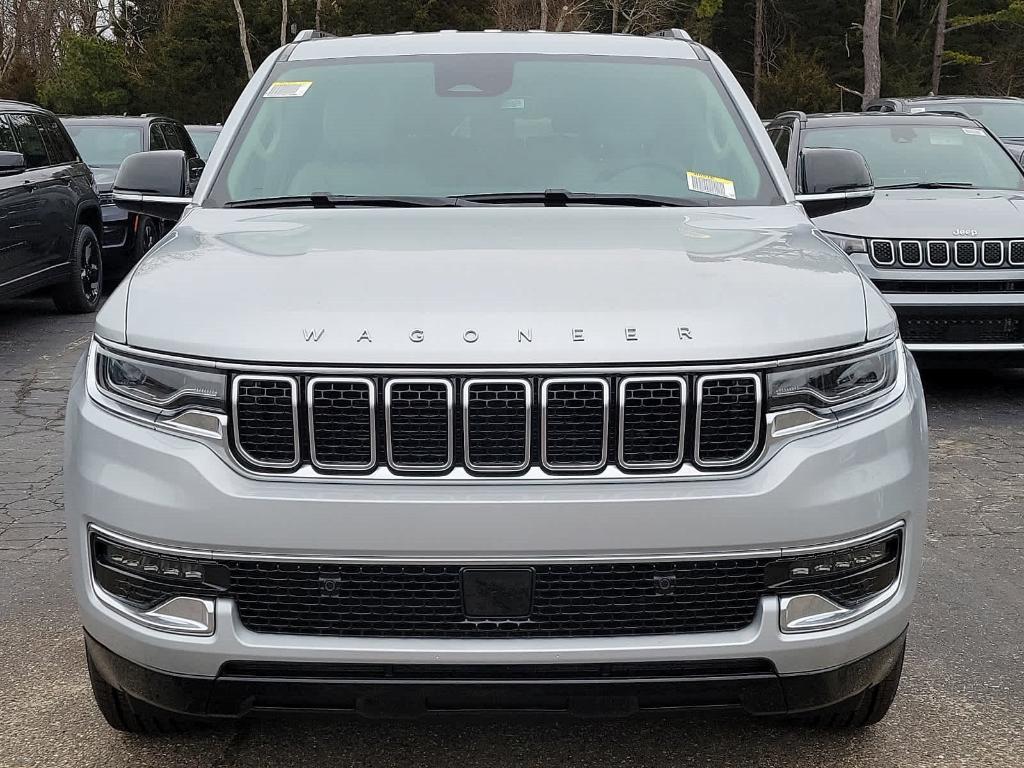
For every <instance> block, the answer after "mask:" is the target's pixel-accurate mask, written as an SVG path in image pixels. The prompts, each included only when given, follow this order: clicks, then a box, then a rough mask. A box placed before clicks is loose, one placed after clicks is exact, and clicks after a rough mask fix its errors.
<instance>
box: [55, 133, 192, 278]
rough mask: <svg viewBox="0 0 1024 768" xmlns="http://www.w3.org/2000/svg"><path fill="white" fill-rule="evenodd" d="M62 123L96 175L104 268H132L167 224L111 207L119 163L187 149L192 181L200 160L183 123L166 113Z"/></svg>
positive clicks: (161, 233)
mask: <svg viewBox="0 0 1024 768" xmlns="http://www.w3.org/2000/svg"><path fill="white" fill-rule="evenodd" d="M61 121H62V122H63V123H64V127H65V128H67V130H68V133H70V134H71V138H72V139H74V142H75V146H76V147H78V151H79V152H80V153H81V154H82V157H83V158H84V159H85V162H87V163H88V164H89V167H90V168H92V172H93V175H94V176H95V177H96V188H97V190H98V192H99V195H100V201H101V202H102V204H103V249H104V253H105V255H106V259H107V267H108V268H110V269H113V268H121V269H125V268H127V267H130V266H132V265H133V264H134V263H135V262H137V261H138V260H139V259H140V258H141V257H142V256H143V255H144V254H145V253H146V251H148V250H149V249H150V248H152V247H153V245H154V244H155V243H156V241H157V240H159V239H160V237H161V236H162V235H163V233H164V231H165V230H166V229H169V228H170V227H169V225H168V224H166V223H165V222H162V221H160V220H158V219H153V218H150V217H147V216H140V215H138V214H135V213H129V212H128V211H125V210H124V209H123V208H118V207H117V206H116V205H114V200H113V197H112V195H111V191H110V190H111V187H112V185H113V183H114V176H115V175H116V174H117V169H118V168H119V167H120V166H121V161H122V160H124V159H125V158H126V157H127V156H128V155H131V154H134V153H136V152H148V151H150V150H155V149H180V150H182V151H183V152H184V153H185V157H186V159H187V162H188V168H189V176H190V179H191V181H192V183H193V184H194V183H195V182H196V181H198V180H199V175H200V174H201V173H202V172H203V166H204V162H203V159H202V158H201V157H200V156H199V152H198V151H196V148H195V145H194V144H193V143H192V139H191V137H190V136H189V135H188V132H187V131H186V130H185V126H184V125H182V123H180V122H179V121H177V120H174V119H173V118H170V117H164V116H162V115H142V116H140V117H119V116H116V115H108V116H99V117H62V118H61Z"/></svg>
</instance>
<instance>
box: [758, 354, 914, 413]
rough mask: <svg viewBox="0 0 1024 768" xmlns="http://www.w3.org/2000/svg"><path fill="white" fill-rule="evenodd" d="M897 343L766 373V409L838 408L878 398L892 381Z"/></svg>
mask: <svg viewBox="0 0 1024 768" xmlns="http://www.w3.org/2000/svg"><path fill="white" fill-rule="evenodd" d="M899 356H900V349H899V347H898V346H897V342H894V343H893V344H890V345H889V346H887V347H883V348H882V349H877V350H874V351H872V352H869V353H866V354H860V355H855V356H851V357H847V358H842V359H836V360H835V361H829V362H826V363H821V364H818V365H812V366H807V367H801V368H791V369H788V370H780V371H773V372H771V373H769V374H768V407H769V409H770V410H775V411H778V410H784V409H787V408H808V409H810V410H814V411H821V410H832V411H836V410H842V409H844V408H846V407H850V406H853V405H855V404H860V403H862V402H870V401H871V400H872V399H874V398H877V397H881V396H882V395H884V394H885V393H886V392H888V391H889V390H890V389H892V387H893V385H894V384H895V383H896V380H897V377H898V375H899V368H900V359H899Z"/></svg>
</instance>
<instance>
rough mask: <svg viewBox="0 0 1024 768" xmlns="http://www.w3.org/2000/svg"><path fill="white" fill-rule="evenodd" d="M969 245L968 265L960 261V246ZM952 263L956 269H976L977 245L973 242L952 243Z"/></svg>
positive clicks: (960, 241) (959, 241) (958, 241)
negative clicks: (969, 256) (969, 259)
mask: <svg viewBox="0 0 1024 768" xmlns="http://www.w3.org/2000/svg"><path fill="white" fill-rule="evenodd" d="M961 245H969V246H971V254H972V256H971V261H970V262H969V263H966V264H965V263H963V262H961V261H960V246H961ZM953 263H954V264H956V265H957V266H958V267H976V266H977V265H978V244H977V243H976V242H974V241H973V240H957V241H956V242H955V243H953Z"/></svg>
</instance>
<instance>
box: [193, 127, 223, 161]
mask: <svg viewBox="0 0 1024 768" xmlns="http://www.w3.org/2000/svg"><path fill="white" fill-rule="evenodd" d="M188 135H189V136H191V137H192V144H194V145H195V148H196V151H197V152H199V156H200V157H201V158H203V159H204V160H209V158H210V153H211V152H213V145H214V144H216V143H217V136H219V135H220V134H219V133H218V132H217V131H200V130H192V131H189V133H188Z"/></svg>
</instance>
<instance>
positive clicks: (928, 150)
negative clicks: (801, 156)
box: [803, 120, 1024, 190]
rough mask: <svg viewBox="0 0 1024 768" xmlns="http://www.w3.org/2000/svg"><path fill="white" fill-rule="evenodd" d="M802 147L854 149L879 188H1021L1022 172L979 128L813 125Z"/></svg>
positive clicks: (905, 123)
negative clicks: (912, 185) (937, 185)
mask: <svg viewBox="0 0 1024 768" xmlns="http://www.w3.org/2000/svg"><path fill="white" fill-rule="evenodd" d="M804 135H805V138H804V142H803V143H804V146H805V147H839V148H843V149H855V150H857V151H858V152H860V153H861V154H862V155H864V159H865V160H867V162H868V167H869V168H870V169H871V175H872V177H873V178H874V180H875V186H877V187H879V188H881V187H886V186H893V185H901V184H927V183H945V184H967V185H970V186H973V187H979V188H981V189H1012V190H1024V174H1022V173H1021V170H1020V168H1019V167H1018V165H1017V164H1016V163H1015V162H1014V161H1013V160H1012V159H1011V158H1010V156H1009V155H1007V154H1006V152H1005V151H1004V150H1003V148H1002V146H1001V145H1000V144H999V142H997V141H996V140H995V139H993V138H992V137H991V136H989V135H988V134H987V133H986V132H985V131H983V130H982V129H980V128H967V127H961V126H958V125H927V124H915V123H911V122H909V121H908V120H901V121H900V122H899V123H889V124H881V125H851V126H844V127H842V128H838V127H837V128H813V129H810V130H808V131H807V132H806V133H805V134H804Z"/></svg>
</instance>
